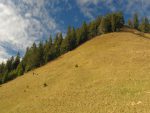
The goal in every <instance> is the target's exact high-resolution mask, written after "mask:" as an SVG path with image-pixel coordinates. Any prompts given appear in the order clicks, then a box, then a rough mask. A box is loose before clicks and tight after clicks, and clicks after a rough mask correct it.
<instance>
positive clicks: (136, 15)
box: [133, 13, 139, 29]
mask: <svg viewBox="0 0 150 113" xmlns="http://www.w3.org/2000/svg"><path fill="white" fill-rule="evenodd" d="M133 27H134V29H138V28H139V20H138V14H137V13H135V14H134V17H133Z"/></svg>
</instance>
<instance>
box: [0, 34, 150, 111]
mask: <svg viewBox="0 0 150 113" xmlns="http://www.w3.org/2000/svg"><path fill="white" fill-rule="evenodd" d="M147 35H149V34H147ZM149 62H150V39H148V38H143V37H142V36H139V35H136V34H132V33H128V32H119V33H109V34H105V35H101V36H98V37H96V38H94V39H92V40H90V41H88V42H86V43H85V44H83V45H81V46H80V47H78V48H77V49H75V50H74V51H71V52H68V53H67V54H65V55H63V56H61V57H59V58H58V59H56V60H55V61H52V62H50V63H48V64H47V65H45V66H43V67H41V68H38V69H36V70H33V71H31V72H29V73H26V74H25V75H24V76H22V77H19V78H17V79H15V80H13V81H10V82H8V83H6V84H3V85H1V87H0V112H1V113H149V112H150V108H149V106H150V63H149ZM33 73H35V74H34V75H33Z"/></svg>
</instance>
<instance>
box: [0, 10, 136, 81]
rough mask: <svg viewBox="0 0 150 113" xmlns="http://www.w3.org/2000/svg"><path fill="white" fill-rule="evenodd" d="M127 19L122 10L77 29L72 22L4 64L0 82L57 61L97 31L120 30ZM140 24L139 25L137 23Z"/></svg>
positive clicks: (95, 34) (0, 67) (83, 24)
mask: <svg viewBox="0 0 150 113" xmlns="http://www.w3.org/2000/svg"><path fill="white" fill-rule="evenodd" d="M124 23H125V21H124V16H123V14H122V12H115V13H110V14H107V15H105V16H98V17H97V18H96V19H95V20H93V21H91V22H90V23H88V24H87V23H86V22H83V23H82V25H81V27H79V28H76V29H75V28H74V27H70V26H69V27H68V29H67V33H66V36H65V37H63V36H62V33H57V34H56V36H55V37H52V36H50V37H49V39H48V40H46V41H45V42H44V43H43V42H40V43H39V44H36V43H33V45H32V46H31V47H28V48H27V49H26V52H25V55H24V57H23V58H22V59H21V58H20V54H19V53H17V55H16V56H15V57H11V58H10V59H8V60H7V62H6V63H1V64H0V84H3V83H5V82H7V81H10V80H12V79H15V78H16V77H18V76H21V75H23V74H24V73H26V72H28V71H30V70H33V69H35V68H37V67H40V66H43V65H45V64H46V63H48V62H50V61H53V60H54V59H56V58H58V57H59V56H60V55H62V54H65V53H67V52H68V51H71V50H73V49H75V48H76V47H78V46H79V45H81V44H83V43H84V42H86V41H87V40H90V39H92V38H94V37H95V36H97V35H101V34H104V33H109V32H116V31H119V30H120V28H122V27H123V26H124ZM136 28H138V27H137V26H136Z"/></svg>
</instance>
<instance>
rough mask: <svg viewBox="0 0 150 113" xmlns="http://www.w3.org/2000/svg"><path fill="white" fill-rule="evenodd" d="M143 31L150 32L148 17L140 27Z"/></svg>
mask: <svg viewBox="0 0 150 113" xmlns="http://www.w3.org/2000/svg"><path fill="white" fill-rule="evenodd" d="M139 29H140V30H141V31H142V32H145V33H148V32H150V24H149V20H148V18H147V17H145V18H143V20H142V23H141V25H140V27H139Z"/></svg>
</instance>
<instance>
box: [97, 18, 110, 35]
mask: <svg viewBox="0 0 150 113" xmlns="http://www.w3.org/2000/svg"><path fill="white" fill-rule="evenodd" d="M106 32H108V28H107V21H106V18H105V17H103V18H102V21H101V23H100V26H99V34H104V33H106Z"/></svg>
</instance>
